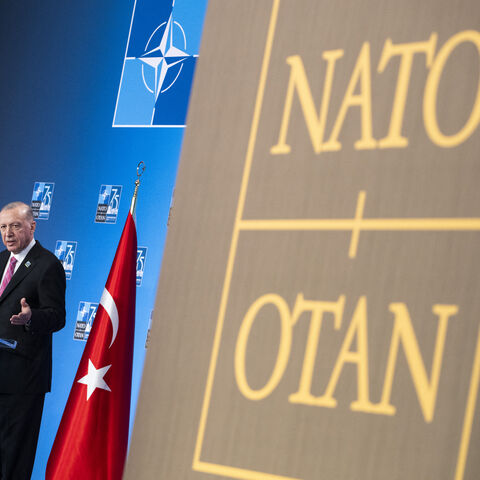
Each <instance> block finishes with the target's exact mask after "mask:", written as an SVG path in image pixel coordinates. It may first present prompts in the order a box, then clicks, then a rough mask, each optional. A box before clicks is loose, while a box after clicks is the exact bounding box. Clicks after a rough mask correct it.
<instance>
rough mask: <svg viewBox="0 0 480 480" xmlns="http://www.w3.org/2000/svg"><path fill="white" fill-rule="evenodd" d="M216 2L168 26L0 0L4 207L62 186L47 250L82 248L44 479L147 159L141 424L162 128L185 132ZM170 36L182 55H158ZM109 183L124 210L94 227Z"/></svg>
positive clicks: (171, 171)
mask: <svg viewBox="0 0 480 480" xmlns="http://www.w3.org/2000/svg"><path fill="white" fill-rule="evenodd" d="M206 3H207V0H195V1H193V0H176V3H175V5H174V6H173V17H170V14H172V0H167V1H164V0H156V1H155V2H152V1H151V0H145V1H143V2H142V0H137V2H136V4H135V2H134V1H133V0H130V1H127V2H119V1H118V0H117V1H113V0H107V1H105V2H100V3H99V2H98V1H93V0H82V1H81V2H58V1H52V0H43V1H42V2H31V1H26V0H16V1H15V2H0V58H1V61H2V67H1V75H0V92H1V102H0V132H1V142H0V158H1V162H2V164H1V189H0V203H1V204H2V205H3V204H5V203H7V202H9V201H13V200H22V201H25V202H26V203H31V201H32V199H33V198H34V197H33V196H34V187H35V185H36V184H37V191H38V192H39V193H38V196H39V197H42V192H43V193H45V192H46V191H47V189H48V187H49V185H47V189H45V188H44V185H42V184H40V185H38V182H41V183H47V184H53V195H52V196H51V203H50V210H49V211H48V210H46V209H44V210H45V213H44V214H43V213H42V211H41V212H40V213H41V215H40V216H42V215H44V216H45V217H46V216H48V219H40V218H39V219H38V220H37V231H36V238H37V239H38V240H39V241H40V242H41V243H42V244H43V245H44V246H45V247H46V248H49V249H50V250H52V251H54V250H55V248H56V246H57V247H59V245H60V244H58V243H57V242H58V241H60V240H62V241H66V242H70V243H69V245H70V246H73V247H75V252H74V253H75V255H74V257H73V256H72V255H71V256H70V260H71V259H72V258H73V260H74V262H73V268H72V271H71V278H70V279H69V280H68V281H67V296H66V301H67V324H66V327H65V328H64V329H63V330H62V331H60V332H58V333H56V334H55V335H54V365H53V369H54V377H53V385H52V392H51V393H49V394H47V396H46V403H45V410H44V416H43V422H42V428H41V432H40V439H39V447H38V451H37V459H36V463H35V468H34V473H33V476H32V478H34V479H42V478H43V477H44V471H45V465H46V461H47V458H48V455H49V453H50V448H51V445H52V443H53V439H54V436H55V433H56V430H57V427H58V424H59V422H60V418H61V415H62V412H63V408H64V405H65V402H66V400H67V396H68V393H69V391H70V387H71V385H72V381H73V378H74V376H75V372H76V369H77V366H78V362H79V360H80V357H81V354H82V351H83V348H84V346H85V342H84V341H83V340H81V339H78V338H80V337H81V336H82V335H80V334H79V332H80V331H81V329H80V330H79V325H77V316H78V311H79V307H81V306H83V305H84V303H82V302H88V303H98V302H99V300H100V296H101V294H102V291H103V287H104V284H105V281H106V279H107V275H108V272H109V269H110V266H111V263H112V260H113V257H114V253H115V249H116V246H117V243H118V240H119V238H120V234H121V231H122V228H123V224H124V222H125V218H126V215H127V212H128V209H129V206H130V199H131V196H132V193H133V190H134V181H135V179H136V166H137V164H138V162H139V161H140V160H143V161H144V162H145V164H146V171H145V173H144V175H143V176H142V178H141V186H140V190H139V199H138V204H137V236H138V245H139V246H143V247H146V248H147V254H146V259H145V265H144V276H143V279H142V282H141V285H140V286H138V287H137V310H136V329H135V354H134V372H133V389H132V390H133V397H132V418H131V420H133V414H134V407H135V404H136V399H137V394H138V388H139V385H140V380H141V371H142V367H143V359H144V355H145V342H146V338H147V333H148V328H149V322H150V318H151V312H152V309H153V305H154V297H155V294H156V285H157V278H158V275H159V270H160V265H161V259H162V252H163V245H164V240H165V235H166V231H167V219H168V213H169V207H170V201H171V196H172V192H173V188H174V183H175V175H176V170H177V164H178V158H179V153H180V148H181V142H182V136H183V128H162V126H161V124H162V123H163V124H166V125H168V124H171V125H178V124H182V123H184V122H185V120H184V118H185V109H186V105H187V101H188V91H189V87H190V82H191V77H192V74H193V70H194V66H195V62H196V55H197V54H198V49H199V43H200V36H201V28H202V24H203V18H204V13H205V9H206ZM134 12H135V15H134V16H133V13H134ZM132 16H133V20H134V21H133V22H132ZM144 19H147V20H148V21H147V20H144ZM169 20H170V22H169ZM131 27H132V28H131ZM168 28H171V35H170V34H168V32H167V33H166V31H167V29H168ZM167 37H168V39H169V41H171V42H173V43H175V45H174V47H175V48H170V50H169V51H167V50H168V48H167V50H165V49H163V50H161V49H160V50H158V49H155V45H156V44H157V45H158V44H160V42H161V39H162V38H167ZM129 40H130V43H129ZM155 42H157V43H155ZM172 46H173V45H169V47H172ZM127 47H128V48H127ZM167 47H168V46H167ZM125 55H127V56H125ZM162 62H163V63H165V65H166V66H167V67H168V69H167V75H166V76H165V77H164V78H161V79H160V75H159V72H160V70H161V66H162V64H163V63H162ZM117 101H118V102H117ZM117 103H118V105H117ZM116 111H117V114H116ZM140 111H141V112H140ZM139 112H140V113H141V114H140V113H139ZM169 112H171V113H172V115H169ZM120 113H121V115H120ZM115 115H116V117H115ZM152 123H153V125H152ZM102 185H104V186H105V185H106V186H111V185H114V186H115V185H116V186H121V187H122V191H121V197H120V203H119V208H118V217H117V219H116V222H115V221H114V220H115V212H114V213H113V215H112V217H109V220H110V221H111V223H107V222H103V223H102V222H95V218H96V213H97V207H98V203H99V194H100V190H101V188H102ZM104 190H105V188H104ZM64 245H65V244H64ZM57 253H59V249H58V248H57ZM59 254H60V253H59ZM27 300H28V299H27ZM80 316H81V315H80ZM83 326H85V325H83ZM76 327H77V330H76ZM75 331H77V339H75V338H74V335H75ZM0 368H1V366H0ZM131 423H132V421H131Z"/></svg>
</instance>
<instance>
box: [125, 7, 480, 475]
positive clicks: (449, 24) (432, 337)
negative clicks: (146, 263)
mask: <svg viewBox="0 0 480 480" xmlns="http://www.w3.org/2000/svg"><path fill="white" fill-rule="evenodd" d="M479 14H480V7H479V6H478V5H477V3H476V2H473V1H468V2H464V3H463V4H462V8H461V9H460V8H459V7H458V5H456V4H453V3H452V2H438V1H433V0H426V1H425V2H421V3H419V2H413V1H410V0H409V1H403V2H395V1H393V0H387V1H384V2H374V1H370V0H367V1H365V2H353V1H349V0H346V1H341V2H325V1H323V0H322V1H320V0H302V1H298V0H295V1H294V0H272V1H260V2H259V1H253V0H238V1H237V0H232V1H229V2H221V1H219V0H212V1H211V2H210V5H209V10H208V14H207V20H206V24H205V34H204V40H203V45H202V51H201V53H200V62H199V67H198V71H197V77H196V81H195V86H194V92H193V98H192V105H191V107H190V113H189V122H188V124H189V127H188V129H187V132H186V138H185V146H184V151H183V154H182V161H181V166H180V172H179V178H178V183H177V188H176V200H175V205H174V207H173V214H172V221H171V227H170V231H169V235H168V240H167V246H166V250H165V259H164V265H163V267H162V275H161V280H160V286H159V291H158V298H157V304H156V309H155V314H154V325H153V330H152V336H151V342H150V345H149V351H148V354H147V360H146V367H145V374H144V379H143V384H142V390H141V395H140V400H139V405H138V409H137V418H136V422H135V428H134V432H133V437H132V446H131V452H130V456H129V459H128V464H127V470H126V477H127V478H169V479H170V478H189V479H202V478H212V479H213V478H226V479H229V478H234V479H245V480H251V479H260V480H280V479H286V480H296V479H302V480H316V479H319V478H322V479H328V480H351V479H355V480H384V479H386V478H388V479H389V480H390V479H398V480H400V479H402V480H403V479H409V480H417V479H418V480H423V479H436V480H438V479H441V480H474V479H478V478H479V477H480V462H479V461H478V459H477V455H476V452H478V450H479V448H480V425H479V418H478V389H479V382H480V333H479V332H480V330H479V326H480V297H479V295H478V294H477V290H478V285H479V282H478V280H477V275H478V272H479V271H480V257H479V255H478V252H477V246H478V239H479V233H480V214H479V211H480V210H479V207H480V189H479V188H478V180H479V178H480V176H479V173H480V172H479V170H480V169H479V167H478V152H479V151H480V145H479V129H478V125H479V122H480V87H479V85H480V82H479V77H480V74H479V72H480V68H479V66H480V32H479V31H478V19H479Z"/></svg>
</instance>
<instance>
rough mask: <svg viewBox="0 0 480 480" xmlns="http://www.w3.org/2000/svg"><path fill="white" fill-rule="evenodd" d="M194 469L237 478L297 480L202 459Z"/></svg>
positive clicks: (245, 479)
mask: <svg viewBox="0 0 480 480" xmlns="http://www.w3.org/2000/svg"><path fill="white" fill-rule="evenodd" d="M195 470H197V471H199V472H203V473H211V474H213V475H228V476H229V477H231V478H237V479H239V480H259V479H261V480H299V479H297V478H292V477H283V476H281V475H272V474H271V473H264V472H257V471H255V470H245V469H243V468H236V467H228V466H225V465H218V464H216V463H207V462H202V461H199V462H197V464H196V468H195Z"/></svg>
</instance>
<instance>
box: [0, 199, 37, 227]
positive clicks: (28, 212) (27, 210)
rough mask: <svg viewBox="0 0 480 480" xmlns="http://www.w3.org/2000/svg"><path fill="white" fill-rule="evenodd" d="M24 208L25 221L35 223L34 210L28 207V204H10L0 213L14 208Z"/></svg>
mask: <svg viewBox="0 0 480 480" xmlns="http://www.w3.org/2000/svg"><path fill="white" fill-rule="evenodd" d="M18 207H20V208H23V209H24V212H25V220H27V221H29V222H33V221H34V220H35V218H34V216H33V210H32V207H30V205H27V204H26V203H23V202H10V203H7V204H6V205H5V206H4V207H3V208H2V209H1V210H0V212H3V211H5V210H12V209H13V208H18Z"/></svg>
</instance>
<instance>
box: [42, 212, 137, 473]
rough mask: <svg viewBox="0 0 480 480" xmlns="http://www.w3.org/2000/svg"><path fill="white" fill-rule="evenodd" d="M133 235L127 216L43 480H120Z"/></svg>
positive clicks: (127, 413)
mask: <svg viewBox="0 0 480 480" xmlns="http://www.w3.org/2000/svg"><path fill="white" fill-rule="evenodd" d="M136 254H137V234H136V231H135V222H134V220H133V218H132V215H131V213H129V214H128V217H127V221H126V222H125V227H124V229H123V233H122V236H121V238H120V243H119V245H118V248H117V252H116V254H115V258H114V260H113V265H112V268H111V270H110V274H109V276H108V279H107V283H106V285H105V289H104V291H103V295H102V298H101V300H100V305H99V307H98V310H97V314H96V316H95V320H94V322H93V327H92V330H91V332H90V335H89V337H88V340H87V343H86V345H85V350H84V352H83V355H82V358H81V360H80V365H79V367H78V370H77V375H76V377H75V380H74V381H73V385H72V389H71V391H70V395H69V397H68V401H67V405H66V407H65V410H64V412H63V417H62V420H61V422H60V426H59V428H58V431H57V436H56V437H55V442H54V444H53V447H52V451H51V452H50V457H49V459H48V464H47V471H46V479H47V480H50V479H56V480H68V479H81V480H93V479H98V480H116V479H121V478H122V473H123V467H124V463H125V457H126V453H127V444H128V424H129V416H130V393H131V385H132V360H133V335H134V325H135V289H136V286H135V277H136Z"/></svg>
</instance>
